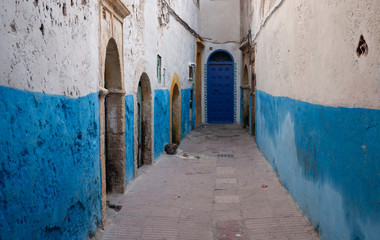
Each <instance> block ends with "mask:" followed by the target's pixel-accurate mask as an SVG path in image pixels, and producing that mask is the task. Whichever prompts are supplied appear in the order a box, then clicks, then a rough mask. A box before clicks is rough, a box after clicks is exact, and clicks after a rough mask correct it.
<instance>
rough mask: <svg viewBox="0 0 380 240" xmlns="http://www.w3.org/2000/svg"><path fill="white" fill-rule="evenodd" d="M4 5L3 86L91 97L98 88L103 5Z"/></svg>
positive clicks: (0, 69)
mask: <svg viewBox="0 0 380 240" xmlns="http://www.w3.org/2000/svg"><path fill="white" fill-rule="evenodd" d="M72 2H73V5H71V3H70V2H67V3H66V4H65V6H66V15H64V14H63V3H64V1H58V2H57V1H55V2H47V1H25V0H22V1H2V2H1V3H0V11H1V15H0V22H1V26H0V32H1V41H0V52H1V54H0V85H2V86H9V87H13V88H17V89H22V90H29V91H34V92H44V93H49V94H60V95H65V96H70V97H79V96H86V95H88V94H89V93H93V92H95V91H97V86H98V73H99V71H98V61H99V60H98V38H99V37H98V12H97V1H92V2H91V3H90V2H89V1H79V0H76V1H72Z"/></svg>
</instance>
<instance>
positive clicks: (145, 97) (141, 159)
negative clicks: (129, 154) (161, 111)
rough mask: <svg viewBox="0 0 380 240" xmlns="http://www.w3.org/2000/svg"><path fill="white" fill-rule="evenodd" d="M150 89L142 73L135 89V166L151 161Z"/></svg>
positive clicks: (147, 80) (145, 75)
mask: <svg viewBox="0 0 380 240" xmlns="http://www.w3.org/2000/svg"><path fill="white" fill-rule="evenodd" d="M152 110H153V109H152V89H151V85H150V80H149V77H148V75H147V74H146V73H143V74H142V75H141V77H140V81H139V85H138V89H137V122H136V123H137V161H136V162H137V167H138V168H139V167H141V166H143V165H150V164H152V163H153V151H152V150H153V147H152V145H153V139H152V136H153V129H152V126H153V125H152V121H153V118H152V112H153V111H152Z"/></svg>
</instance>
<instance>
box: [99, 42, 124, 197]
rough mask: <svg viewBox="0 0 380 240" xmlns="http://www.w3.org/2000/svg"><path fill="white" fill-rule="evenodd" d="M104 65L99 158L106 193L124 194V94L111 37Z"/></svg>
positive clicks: (117, 59)
mask: <svg viewBox="0 0 380 240" xmlns="http://www.w3.org/2000/svg"><path fill="white" fill-rule="evenodd" d="M104 66H105V67H104V87H105V89H106V90H105V91H106V92H107V95H105V96H104V97H103V98H101V102H100V104H101V106H100V107H101V109H100V114H101V117H102V118H103V119H102V123H103V124H102V128H101V144H102V145H103V147H101V151H102V153H101V155H102V156H103V157H102V161H105V164H104V166H105V171H104V172H105V174H104V172H103V174H102V175H103V181H105V183H106V184H105V185H106V186H105V190H106V192H107V193H124V191H125V188H126V161H125V156H126V152H125V119H124V115H125V102H124V96H125V91H124V90H123V84H122V82H123V81H122V74H121V65H120V58H119V52H118V48H117V45H116V41H115V40H114V39H113V38H111V39H110V40H109V42H108V45H107V49H106V57H105V65H104ZM104 178H105V179H104ZM103 191H104V189H103Z"/></svg>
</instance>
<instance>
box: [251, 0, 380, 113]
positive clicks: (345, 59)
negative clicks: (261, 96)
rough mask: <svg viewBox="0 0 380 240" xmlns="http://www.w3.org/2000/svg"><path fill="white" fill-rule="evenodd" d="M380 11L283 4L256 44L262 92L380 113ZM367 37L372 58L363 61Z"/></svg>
mask: <svg viewBox="0 0 380 240" xmlns="http://www.w3.org/2000/svg"><path fill="white" fill-rule="evenodd" d="M277 2H279V1H277ZM275 6H276V4H275V5H274V7H275ZM379 11H380V2H379V1H372V0H361V1H354V0H350V1H345V2H339V3H336V4H335V3H334V4H332V3H331V2H330V1H327V0H324V1H318V2H316V1H304V0H297V1H289V0H285V1H283V4H282V5H281V6H280V7H279V8H278V9H277V11H275V12H274V13H273V14H272V16H271V17H270V18H269V19H268V20H267V22H266V24H265V25H264V27H263V29H262V31H261V32H260V34H259V35H258V37H257V39H256V40H255V42H256V43H257V52H256V74H257V77H258V81H257V88H258V89H260V90H263V91H265V92H268V93H270V94H272V95H275V96H288V97H291V98H293V99H297V100H302V101H307V102H310V103H315V104H321V105H328V106H344V107H362V108H373V109H380V88H379V86H380V78H379V76H380V68H379V63H380V44H379V43H380V32H379V31H378V29H379V27H380V15H379V14H378V12H379ZM253 27H254V26H253ZM254 29H255V30H257V28H254ZM361 34H363V36H364V38H365V40H366V42H367V44H368V46H369V54H368V56H366V57H365V56H362V57H360V58H358V57H357V56H356V48H357V46H358V43H359V37H360V35H361ZM253 35H255V33H253ZM259 79H260V81H259Z"/></svg>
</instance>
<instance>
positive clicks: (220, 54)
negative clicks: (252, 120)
mask: <svg viewBox="0 0 380 240" xmlns="http://www.w3.org/2000/svg"><path fill="white" fill-rule="evenodd" d="M233 66H234V63H233V59H232V57H231V55H230V54H228V53H227V52H225V51H221V50H219V51H216V52H214V53H213V54H212V55H211V56H210V57H209V60H208V62H207V122H208V123H233V122H234V67H233Z"/></svg>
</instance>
